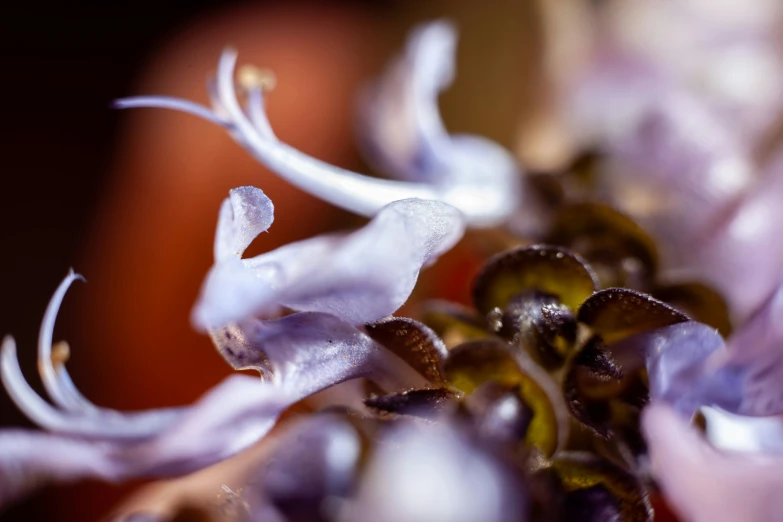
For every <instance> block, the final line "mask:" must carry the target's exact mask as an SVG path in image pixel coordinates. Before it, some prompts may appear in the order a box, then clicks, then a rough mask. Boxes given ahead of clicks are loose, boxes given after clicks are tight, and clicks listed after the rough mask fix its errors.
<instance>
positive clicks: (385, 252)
mask: <svg viewBox="0 0 783 522" xmlns="http://www.w3.org/2000/svg"><path fill="white" fill-rule="evenodd" d="M463 227H464V222H463V219H462V215H461V214H460V212H459V211H457V210H456V209H455V208H453V207H451V206H449V205H446V204H443V203H439V202H436V201H423V200H403V201H396V202H394V203H391V204H389V205H388V206H386V207H384V208H383V209H381V211H380V212H379V213H378V215H377V216H376V217H375V218H374V219H373V220H372V221H371V222H370V223H369V224H367V225H366V226H365V227H364V228H362V229H359V230H358V231H356V232H354V233H351V234H347V235H329V236H321V237H317V238H312V239H309V240H305V241H300V242H297V243H292V244H289V245H286V246H284V247H281V248H279V249H277V250H274V251H272V252H267V253H265V254H262V255H260V256H257V257H255V258H252V259H246V260H243V261H241V262H240V261H239V260H237V259H229V260H227V261H224V262H218V263H216V265H215V266H214V267H213V268H212V270H211V271H210V273H209V274H208V275H207V279H206V281H205V283H204V287H203V289H202V293H201V297H200V299H199V301H198V303H197V304H196V307H195V309H194V311H193V321H194V323H195V324H196V325H197V326H198V327H199V328H202V329H213V328H218V327H221V326H223V325H226V324H228V323H230V322H235V321H240V320H243V319H245V318H247V317H250V316H253V315H257V314H265V313H267V314H268V313H270V312H274V311H276V310H277V309H278V308H279V306H280V305H283V306H287V307H289V308H293V309H295V310H302V311H318V312H327V313H331V314H334V315H336V316H338V317H340V318H342V319H343V320H345V321H348V322H350V323H352V324H364V323H371V322H374V321H377V320H378V319H381V318H383V317H385V316H387V315H389V314H391V313H393V312H394V311H395V310H397V309H398V308H399V307H400V306H402V304H403V303H404V302H405V300H406V299H407V298H408V296H409V295H410V293H411V291H412V290H413V287H414V285H415V283H416V279H417V277H418V274H419V270H420V269H421V267H422V266H424V265H427V264H429V263H432V262H434V260H435V259H436V258H437V257H438V256H439V255H440V254H442V253H443V252H445V251H446V250H448V249H449V248H451V247H452V246H453V245H454V244H455V243H456V242H457V241H458V240H459V238H460V237H461V236H462V232H463V230H464V228H463Z"/></svg>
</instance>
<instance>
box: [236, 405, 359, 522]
mask: <svg viewBox="0 0 783 522" xmlns="http://www.w3.org/2000/svg"><path fill="white" fill-rule="evenodd" d="M270 443H271V444H270V446H269V448H268V454H269V455H271V457H270V458H269V459H268V460H265V461H264V462H263V463H262V464H261V466H258V467H257V468H256V469H255V470H253V471H252V472H251V475H250V476H248V477H246V478H245V482H246V485H245V487H244V488H243V489H244V496H245V497H246V498H248V500H249V502H251V504H252V507H251V509H250V511H251V513H253V516H254V518H253V520H258V521H265V520H266V518H260V517H259V514H258V513H257V511H259V507H261V508H262V509H261V510H260V511H261V513H263V512H264V510H263V506H270V508H271V507H272V506H274V508H275V509H276V510H277V511H280V512H282V513H285V514H286V515H287V516H286V517H285V519H287V520H288V519H293V520H318V519H320V517H321V516H323V515H324V510H325V509H328V508H329V504H328V502H329V501H331V502H332V504H334V503H335V501H336V500H337V499H338V498H340V497H345V496H347V495H348V494H349V493H350V492H351V491H350V488H352V487H353V486H354V483H355V480H356V478H357V477H356V474H357V472H358V468H359V465H360V458H361V453H362V441H361V438H360V437H359V434H358V433H357V432H356V430H355V429H354V428H353V427H352V426H351V424H350V423H349V422H348V421H346V420H344V419H341V418H340V417H338V416H337V415H334V414H327V413H322V414H317V415H314V416H312V417H309V418H307V419H304V420H299V421H297V422H294V423H293V424H292V425H291V424H289V425H287V426H286V427H284V428H283V432H282V433H279V434H278V435H277V436H276V437H275V438H274V439H272V440H271V441H270Z"/></svg>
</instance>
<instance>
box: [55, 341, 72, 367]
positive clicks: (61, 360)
mask: <svg viewBox="0 0 783 522" xmlns="http://www.w3.org/2000/svg"><path fill="white" fill-rule="evenodd" d="M70 356H71V347H70V346H68V343H67V342H66V341H60V342H57V343H54V344H53V345H52V364H53V365H54V366H55V367H58V366H62V365H64V364H65V363H66V362H67V361H68V358H69V357H70Z"/></svg>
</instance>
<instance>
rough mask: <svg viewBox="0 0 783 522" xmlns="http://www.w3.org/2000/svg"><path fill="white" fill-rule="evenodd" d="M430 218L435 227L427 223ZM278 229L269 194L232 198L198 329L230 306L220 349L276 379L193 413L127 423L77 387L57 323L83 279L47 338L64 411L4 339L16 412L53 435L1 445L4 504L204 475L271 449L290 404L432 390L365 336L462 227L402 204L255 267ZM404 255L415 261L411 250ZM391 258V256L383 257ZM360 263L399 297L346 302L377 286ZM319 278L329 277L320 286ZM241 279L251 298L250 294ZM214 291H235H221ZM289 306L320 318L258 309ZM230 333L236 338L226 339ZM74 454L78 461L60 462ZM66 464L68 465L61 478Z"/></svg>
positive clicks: (156, 414)
mask: <svg viewBox="0 0 783 522" xmlns="http://www.w3.org/2000/svg"><path fill="white" fill-rule="evenodd" d="M427 219H431V220H432V221H431V222H427V221H423V220H427ZM271 222H272V204H271V202H270V201H269V199H268V198H267V197H266V196H265V195H264V194H263V192H261V191H260V190H258V189H255V188H253V187H243V188H240V189H235V190H234V191H232V192H231V197H229V198H228V199H226V200H225V201H224V203H223V205H222V207H221V212H220V220H219V223H218V229H217V233H216V239H215V258H216V263H217V265H216V268H215V269H213V271H212V273H211V275H210V276H209V277H208V279H207V283H206V285H205V292H204V295H203V296H202V299H201V301H200V304H199V305H198V306H197V308H196V310H197V312H196V313H195V314H194V315H195V317H196V318H197V321H198V320H199V319H200V318H203V317H207V318H212V317H214V316H216V315H217V316H220V314H219V313H218V312H220V313H222V314H223V315H222V317H223V318H225V315H226V314H225V311H224V310H225V309H226V308H227V307H228V308H229V309H230V310H231V311H232V312H234V313H233V316H232V319H233V320H234V321H235V322H232V324H230V325H227V324H226V323H227V322H228V321H223V322H221V323H220V324H219V325H217V324H214V325H212V326H213V327H214V328H213V329H212V330H211V332H212V337H213V340H214V341H215V344H216V346H217V347H218V350H219V351H220V352H221V354H223V355H224V357H225V358H226V359H227V360H228V361H229V363H231V364H232V365H233V366H234V367H236V368H242V369H248V368H252V369H256V370H258V371H259V372H260V373H261V374H262V376H264V377H265V378H266V380H263V381H259V380H257V379H253V378H250V377H247V376H234V377H230V378H228V379H226V380H225V381H223V382H222V383H221V384H219V385H218V386H217V387H215V388H214V389H213V390H212V391H210V392H209V393H208V394H206V395H205V396H204V397H203V398H202V399H201V400H200V401H198V402H197V403H195V404H194V405H192V406H189V407H185V408H177V409H163V410H151V411H147V412H141V413H122V412H118V411H114V410H108V409H105V408H99V407H97V406H95V405H93V404H92V403H90V402H88V401H87V400H86V399H85V398H84V397H82V395H81V394H80V393H79V392H78V390H77V389H76V388H75V386H74V385H73V382H72V381H71V379H70V377H69V375H68V373H67V371H66V370H65V367H64V362H65V361H64V358H63V357H62V356H60V357H59V359H58V358H56V357H55V356H53V354H52V332H53V330H54V322H55V317H56V315H57V311H58V309H59V307H60V304H61V302H62V299H63V297H64V295H65V292H66V291H67V289H68V287H69V286H70V285H71V284H72V283H73V281H75V280H76V279H79V278H80V277H81V276H79V275H77V274H75V273H73V272H70V273H69V274H68V276H67V277H66V278H65V279H64V280H63V282H62V283H61V284H60V286H59V288H58V289H57V291H56V292H55V294H54V296H53V297H52V300H51V301H50V303H49V306H48V307H47V310H46V314H45V316H44V320H43V322H42V325H41V334H40V338H39V347H38V360H39V368H40V373H41V377H42V380H43V382H44V384H45V386H46V389H47V392H48V393H49V395H50V397H51V398H52V400H53V402H54V404H55V406H56V407H52V406H50V405H49V404H48V403H46V402H45V401H44V400H43V399H41V398H40V397H39V396H38V395H37V394H36V393H35V392H34V391H33V390H32V389H31V388H30V386H29V385H28V384H27V382H26V381H25V379H24V376H23V375H22V373H21V370H20V368H19V365H18V362H17V360H16V346H15V343H14V341H13V339H12V338H10V337H7V338H6V339H5V341H4V343H3V348H2V359H1V360H0V370H1V371H0V375H2V380H3V384H4V385H5V387H6V390H7V391H8V393H9V395H10V396H11V398H12V399H13V400H14V401H15V402H16V404H17V406H19V408H20V409H21V410H22V411H23V412H24V413H25V414H26V415H27V416H28V417H29V418H30V419H31V420H33V421H34V422H36V423H37V424H38V425H39V426H41V427H43V428H45V429H46V430H47V431H48V432H50V433H38V432H23V431H11V432H3V433H0V476H2V477H3V478H4V479H5V480H4V482H6V483H8V485H9V486H8V487H6V488H4V490H3V496H2V497H0V504H2V503H3V502H5V501H7V500H8V499H10V498H12V497H15V496H17V495H19V494H22V493H24V492H25V491H26V490H29V489H30V488H32V487H34V486H36V485H38V484H40V483H45V482H48V481H52V480H57V481H67V480H76V479H80V478H86V477H99V478H102V479H104V480H109V481H121V480H126V479H128V478H131V477H137V476H168V475H178V474H182V473H187V472H190V471H194V470H197V469H200V468H202V467H204V466H207V465H210V464H212V463H215V462H218V461H220V460H223V459H225V458H226V457H228V456H230V455H233V454H234V453H236V452H238V451H241V450H242V449H245V448H247V447H248V446H250V445H251V444H253V443H254V442H256V441H257V440H259V439H260V438H261V437H263V436H264V435H265V434H266V433H267V432H268V431H269V429H270V428H271V427H272V426H273V425H274V423H275V420H276V418H277V416H278V415H279V414H280V412H282V411H283V409H285V408H287V407H288V406H290V405H291V404H293V403H295V402H297V401H299V400H301V399H302V398H304V397H307V396H309V395H312V394H313V393H316V392H317V391H319V390H322V389H325V388H327V387H330V386H334V385H336V384H339V383H340V382H343V381H346V380H350V379H356V378H359V377H366V378H368V379H370V380H372V381H373V382H375V383H376V384H378V385H379V386H380V387H381V389H386V390H390V391H394V390H398V389H405V388H407V387H411V386H414V387H421V386H425V385H426V382H427V380H426V379H425V378H424V377H423V376H421V375H419V374H417V373H416V371H415V370H414V369H413V368H411V367H410V366H408V365H407V364H406V363H405V362H403V361H402V360H400V359H399V357H397V356H396V355H394V354H393V353H392V352H390V351H388V350H387V349H386V348H384V347H383V346H382V345H381V344H379V343H377V342H375V341H374V340H373V339H372V338H371V337H369V336H368V335H367V334H366V333H364V332H363V331H361V330H360V329H357V328H356V327H355V326H353V325H354V324H361V323H362V322H365V321H366V322H369V321H373V320H377V319H380V318H382V317H384V316H386V315H389V314H390V313H392V312H394V311H395V310H396V308H398V307H399V306H400V305H401V304H402V303H403V302H404V301H405V299H406V298H407V294H408V293H410V291H411V290H412V288H413V284H414V282H415V279H416V276H417V274H418V271H419V269H420V268H421V266H422V265H423V264H425V263H431V262H433V261H434V259H435V257H436V256H437V255H438V254H439V253H441V252H442V251H444V250H446V249H448V247H450V246H451V245H452V244H453V242H454V241H455V238H458V237H459V236H460V235H461V231H462V228H461V223H462V218H461V215H460V214H459V213H458V212H457V211H456V210H454V209H452V208H450V207H448V205H445V204H441V203H437V202H421V201H417V200H404V201H399V202H394V203H392V204H390V205H389V207H388V208H387V209H382V210H381V211H380V212H379V213H378V216H377V217H376V219H375V220H374V221H373V222H372V223H371V224H370V225H368V228H367V230H365V231H360V232H357V233H354V235H352V236H346V237H337V236H329V237H324V238H315V239H312V240H310V241H308V242H302V243H295V244H292V245H288V246H287V247H285V248H284V249H280V250H278V251H276V252H272V253H269V254H264V255H261V256H259V257H257V258H255V259H253V260H249V262H248V264H247V266H246V265H243V264H242V262H241V261H240V259H239V258H240V256H241V254H242V252H243V251H244V249H245V248H246V247H247V245H249V244H250V242H251V241H252V240H253V239H254V238H255V236H256V235H258V234H259V233H261V232H262V231H264V230H266V229H267V228H268V227H269V225H270V224H271ZM425 224H426V226H425ZM368 236H370V237H368ZM384 236H387V237H384ZM384 242H388V243H387V244H391V245H395V246H397V248H395V250H394V252H392V251H388V250H387V251H384V250H382V249H380V248H379V246H382V245H383V244H384ZM401 242H404V244H405V248H399V246H398V245H399V244H400V243H401ZM315 252H317V253H318V256H317V257H314V256H313V254H314V253H315ZM368 254H369V256H368ZM378 254H381V257H375V258H373V255H376V256H377V255H378ZM373 259H375V265H373ZM357 260H362V261H364V260H367V261H369V267H370V268H371V269H375V270H382V269H384V268H389V269H390V270H391V272H392V273H391V275H390V276H389V278H387V279H385V280H383V279H382V281H385V282H386V284H374V285H372V286H371V287H370V289H371V291H372V293H373V297H374V299H373V300H371V301H370V302H366V303H364V306H363V307H361V308H357V305H359V306H361V305H362V302H360V301H356V300H353V301H352V300H346V295H348V296H353V297H356V298H358V297H361V295H362V294H361V292H362V290H363V287H362V283H363V282H364V281H366V280H367V277H368V276H367V275H366V274H365V275H363V274H362V272H361V271H359V270H357V269H356V268H355V267H356V265H357ZM330 262H331V263H332V264H331V270H330V269H329V266H330V265H329V263H330ZM388 262H391V263H393V265H392V266H387V265H386V264H385V263H388ZM221 263H222V264H221ZM324 263H326V264H324ZM226 266H227V267H226ZM315 268H319V269H323V270H315V273H314V269H315ZM216 272H217V275H216ZM270 273H271V274H272V275H273V277H272V278H271V279H270V278H269V274H270ZM329 274H331V276H330V277H328V276H329ZM324 275H326V276H325V277H323V278H321V279H319V278H320V276H324ZM264 277H266V278H267V279H264ZM237 280H239V281H241V282H243V283H246V286H245V287H243V286H239V285H237V283H236V281H237ZM270 283H271V284H270ZM308 283H309V284H308ZM319 283H320V286H319ZM367 284H370V282H367ZM215 285H225V286H228V288H229V289H231V290H234V291H233V292H226V290H225V288H218V289H217V290H212V289H213V288H214V286H215ZM232 285H234V286H232ZM237 290H238V291H237ZM254 292H255V294H256V295H260V296H261V298H258V297H256V296H255V295H254ZM283 304H286V305H289V306H291V307H294V308H299V309H302V310H307V311H304V312H300V313H296V314H293V315H288V316H286V317H282V318H280V319H276V320H272V321H258V320H256V319H253V318H252V317H253V315H254V313H255V312H257V311H259V310H258V309H259V307H261V308H263V307H270V306H272V307H279V306H281V305H283ZM373 306H374V307H373ZM232 307H233V308H232ZM204 310H208V311H210V312H209V313H205V312H204ZM323 310H327V311H330V312H334V313H335V314H336V315H333V314H329V313H326V312H324V311H323ZM210 313H211V315H210ZM340 315H342V316H344V318H341V317H340ZM346 319H347V320H346ZM350 320H353V321H354V322H349V321H350ZM207 324H208V323H207ZM218 326H221V327H225V328H222V329H220V330H217V329H216V328H217V327H218ZM55 359H57V361H58V362H57V363H56V364H55V363H54V362H53V360H55ZM224 403H226V405H224ZM227 403H230V405H227ZM185 440H186V441H188V442H187V443H183V441H185ZM41 447H45V448H49V450H50V451H51V453H48V452H47V451H41ZM61 452H68V454H69V455H73V456H74V458H73V459H70V460H59V455H60V453H61ZM55 461H56V462H58V464H57V465H56V466H51V465H50V463H51V462H55Z"/></svg>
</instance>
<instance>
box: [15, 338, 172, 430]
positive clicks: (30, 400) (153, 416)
mask: <svg viewBox="0 0 783 522" xmlns="http://www.w3.org/2000/svg"><path fill="white" fill-rule="evenodd" d="M0 377H2V381H3V385H4V386H5V389H6V391H7V392H8V395H9V396H10V397H11V399H12V400H13V401H14V403H15V404H16V405H17V406H18V407H19V409H20V410H22V412H24V414H25V415H26V416H27V417H29V418H30V420H32V421H33V422H35V423H36V424H38V425H39V426H41V427H43V428H46V429H48V430H51V431H57V432H61V433H70V434H73V435H81V436H84V437H89V438H101V439H121V440H135V439H143V438H147V437H150V436H152V435H154V434H156V433H158V432H159V431H161V430H162V429H163V428H165V427H166V426H168V425H169V424H170V423H171V422H172V421H173V420H174V419H176V418H177V417H178V416H179V413H180V412H178V411H175V410H153V411H149V412H143V414H135V415H133V414H132V415H123V414H121V413H119V412H114V411H111V410H101V415H76V414H74V412H62V411H60V410H57V409H56V408H53V407H52V406H50V405H49V404H48V403H47V402H46V401H44V400H43V399H42V398H41V397H40V396H39V395H38V394H37V393H35V391H34V390H33V389H32V388H31V387H30V385H29V384H28V383H27V381H26V380H25V378H24V375H23V374H22V369H21V368H20V367H19V361H18V359H17V357H16V343H15V342H14V339H13V337H10V336H6V337H5V339H4V340H3V344H2V349H0Z"/></svg>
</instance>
